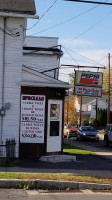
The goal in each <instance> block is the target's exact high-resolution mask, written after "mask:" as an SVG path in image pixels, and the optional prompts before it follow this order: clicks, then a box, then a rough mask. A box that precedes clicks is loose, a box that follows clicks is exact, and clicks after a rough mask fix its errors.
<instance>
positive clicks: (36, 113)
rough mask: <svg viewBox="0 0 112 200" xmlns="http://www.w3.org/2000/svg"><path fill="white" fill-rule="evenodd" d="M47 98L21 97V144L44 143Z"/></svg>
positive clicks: (37, 96) (36, 96)
mask: <svg viewBox="0 0 112 200" xmlns="http://www.w3.org/2000/svg"><path fill="white" fill-rule="evenodd" d="M44 118H45V96H41V95H22V96H21V131H20V142H21V143H44Z"/></svg>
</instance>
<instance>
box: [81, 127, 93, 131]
mask: <svg viewBox="0 0 112 200" xmlns="http://www.w3.org/2000/svg"><path fill="white" fill-rule="evenodd" d="M82 131H96V129H95V128H94V127H89V126H88V127H82Z"/></svg>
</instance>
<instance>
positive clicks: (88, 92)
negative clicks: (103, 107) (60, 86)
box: [74, 86, 102, 97]
mask: <svg viewBox="0 0 112 200" xmlns="http://www.w3.org/2000/svg"><path fill="white" fill-rule="evenodd" d="M74 93H75V95H79V96H94V97H101V96H102V89H101V88H97V87H85V86H75V91H74Z"/></svg>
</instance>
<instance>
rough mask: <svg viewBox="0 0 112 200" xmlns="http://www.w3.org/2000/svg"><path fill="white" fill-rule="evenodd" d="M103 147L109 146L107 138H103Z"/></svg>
mask: <svg viewBox="0 0 112 200" xmlns="http://www.w3.org/2000/svg"><path fill="white" fill-rule="evenodd" d="M104 145H105V147H108V146H109V141H108V138H107V137H105V138H104Z"/></svg>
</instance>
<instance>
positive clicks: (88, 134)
mask: <svg viewBox="0 0 112 200" xmlns="http://www.w3.org/2000/svg"><path fill="white" fill-rule="evenodd" d="M76 139H77V140H84V139H89V140H96V141H99V134H98V131H97V130H96V129H95V128H94V127H93V126H81V127H80V128H79V130H78V131H77V134H76Z"/></svg>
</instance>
